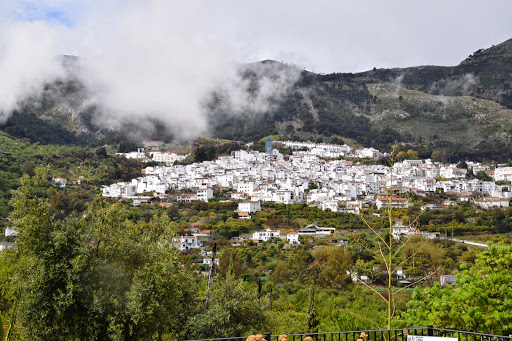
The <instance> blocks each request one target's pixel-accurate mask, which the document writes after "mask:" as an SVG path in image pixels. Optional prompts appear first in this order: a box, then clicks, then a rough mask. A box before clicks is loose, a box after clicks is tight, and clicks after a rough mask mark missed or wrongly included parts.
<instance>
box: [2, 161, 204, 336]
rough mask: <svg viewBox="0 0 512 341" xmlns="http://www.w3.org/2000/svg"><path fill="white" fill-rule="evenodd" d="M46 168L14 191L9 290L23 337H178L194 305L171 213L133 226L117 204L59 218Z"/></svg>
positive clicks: (25, 179)
mask: <svg viewBox="0 0 512 341" xmlns="http://www.w3.org/2000/svg"><path fill="white" fill-rule="evenodd" d="M47 179H48V168H46V167H45V168H42V167H40V168H37V169H36V170H35V176H34V177H32V178H31V177H29V176H28V175H25V176H24V177H23V178H22V181H21V182H22V186H21V187H20V188H19V189H18V190H16V191H15V192H14V193H13V198H12V201H11V204H12V206H13V211H12V214H11V216H10V218H11V219H12V220H13V226H14V228H15V229H16V230H17V231H18V241H17V248H16V249H15V251H13V252H10V253H8V256H9V257H11V259H15V269H14V274H13V276H12V277H11V278H10V283H9V284H10V285H11V286H13V288H14V289H15V290H20V291H21V295H20V297H21V300H20V302H19V311H18V320H17V321H18V322H19V324H20V325H21V327H22V328H20V330H22V335H21V336H20V337H21V339H22V340H74V339H96V340H136V339H142V338H144V339H147V338H148V336H150V337H156V338H161V337H162V335H165V334H172V335H179V333H180V332H182V330H183V326H184V325H185V324H186V321H187V319H188V317H189V316H190V313H191V311H192V308H193V307H194V306H195V305H196V304H195V299H194V294H193V291H192V285H191V279H190V278H189V276H188V275H187V273H186V272H185V270H184V269H183V267H182V266H181V264H180V261H179V257H178V253H177V252H178V251H177V249H176V248H174V247H172V246H171V240H172V237H173V236H174V235H175V232H176V227H175V226H174V225H173V224H172V223H170V222H169V218H168V217H167V215H163V216H155V217H153V219H152V220H151V221H150V222H149V223H139V224H134V223H132V222H130V221H129V220H127V219H126V217H125V215H124V212H123V211H122V210H120V208H119V206H116V205H114V206H105V207H91V208H89V209H88V210H87V211H86V212H85V213H84V214H83V215H82V216H81V218H80V219H76V218H65V219H62V220H56V219H55V218H54V216H53V215H52V214H51V205H50V202H49V199H48V194H47V193H48V192H47V189H48V187H49V182H48V180H47Z"/></svg>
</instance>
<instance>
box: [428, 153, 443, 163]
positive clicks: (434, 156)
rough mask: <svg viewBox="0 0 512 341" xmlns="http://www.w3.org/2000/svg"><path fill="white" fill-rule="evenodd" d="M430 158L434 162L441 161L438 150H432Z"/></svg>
mask: <svg viewBox="0 0 512 341" xmlns="http://www.w3.org/2000/svg"><path fill="white" fill-rule="evenodd" d="M430 158H431V159H432V161H434V162H440V161H441V152H440V151H439V150H434V151H433V152H432V155H431V156H430Z"/></svg>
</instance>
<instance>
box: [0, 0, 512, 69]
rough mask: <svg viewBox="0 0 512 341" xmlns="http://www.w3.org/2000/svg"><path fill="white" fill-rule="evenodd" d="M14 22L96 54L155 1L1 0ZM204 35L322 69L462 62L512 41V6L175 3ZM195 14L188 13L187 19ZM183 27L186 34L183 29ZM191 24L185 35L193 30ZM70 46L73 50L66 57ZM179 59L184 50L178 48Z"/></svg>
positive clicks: (248, 56)
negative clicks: (53, 31) (62, 29)
mask: <svg viewBox="0 0 512 341" xmlns="http://www.w3.org/2000/svg"><path fill="white" fill-rule="evenodd" d="M0 1H1V3H2V7H1V8H0V10H1V13H3V15H4V18H3V19H4V21H5V19H8V20H16V21H33V20H42V21H50V22H56V23H59V24H63V25H65V26H66V27H68V28H70V29H71V30H73V39H71V40H72V42H71V43H70V44H67V45H66V46H65V47H63V52H68V53H69V52H72V53H77V54H91V52H92V53H93V54H94V53H95V52H99V50H101V48H102V47H101V46H95V44H94V43H95V40H96V39H100V38H101V37H100V36H101V33H98V32H97V31H96V26H97V23H98V22H100V21H108V20H110V19H111V18H115V17H116V16H117V15H118V13H119V12H120V11H122V10H123V9H124V8H125V7H127V6H132V7H134V8H139V9H140V11H144V10H145V8H146V7H147V4H148V3H150V2H152V1H151V0H149V1H148V0H141V1H130V0H125V1H119V0H88V1H82V0H75V1H70V0H17V1H16V0H15V1H13V0H0ZM171 2H172V3H173V5H172V7H170V8H169V11H172V12H174V13H169V16H170V20H173V19H172V18H173V17H174V16H175V15H176V14H178V13H184V17H185V18H192V19H191V20H193V21H194V22H193V25H196V26H197V27H196V28H195V30H197V31H200V32H203V33H204V34H205V35H207V36H209V37H212V38H213V39H216V40H218V41H219V44H226V45H227V46H229V48H230V49H231V51H230V52H231V56H232V58H234V59H236V60H237V61H241V62H248V61H257V60H262V59H276V60H279V61H286V62H291V63H296V64H299V65H301V66H304V67H307V68H308V69H310V70H315V71H318V72H354V71H364V70H367V69H370V68H373V67H374V66H375V67H378V68H379V67H386V68H387V67H396V66H399V67H405V66H415V65H425V64H433V65H456V64H458V63H459V62H460V61H461V60H462V59H464V58H465V57H467V56H468V55H469V54H470V53H472V52H474V51H475V50H477V49H479V48H486V47H490V46H491V45H493V44H498V43H500V42H502V41H504V40H507V39H509V38H512V20H511V17H510V15H511V14H512V1H510V0H501V1H500V0H488V1H482V0H428V1H427V0H424V1H422V0H404V1H402V0H388V1H382V0H361V1H355V0H354V1H342V0H316V1H305V0H282V1H279V0H272V1H269V0H258V1H240V0H215V1H210V0H204V1H194V0H187V1H171ZM185 12H187V13H185ZM176 29H177V30H179V28H176ZM187 29H189V28H188V27H187V26H184V27H183V32H180V34H183V36H185V37H186V36H187V35H188V34H189V32H187ZM64 50H66V51H64ZM176 53H179V51H176Z"/></svg>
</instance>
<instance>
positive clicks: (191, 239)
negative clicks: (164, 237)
mask: <svg viewBox="0 0 512 341" xmlns="http://www.w3.org/2000/svg"><path fill="white" fill-rule="evenodd" d="M172 244H173V245H174V246H176V247H177V248H178V249H180V251H186V250H188V249H199V248H201V247H203V245H204V243H203V241H202V240H201V239H198V238H197V237H196V236H180V237H178V238H173V239H172Z"/></svg>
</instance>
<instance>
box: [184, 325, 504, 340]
mask: <svg viewBox="0 0 512 341" xmlns="http://www.w3.org/2000/svg"><path fill="white" fill-rule="evenodd" d="M362 333H364V334H366V335H367V337H366V338H364V337H362V336H361V334H362ZM408 335H416V336H441V337H452V338H457V339H458V341H512V336H511V335H509V336H502V335H492V334H482V333H473V332H466V331H461V330H452V329H441V328H434V327H432V326H428V327H426V328H405V329H379V330H354V331H346V332H331V333H304V334H287V335H286V339H287V341H304V339H305V338H306V337H310V338H311V339H312V341H357V340H359V339H362V340H363V341H407V336H408ZM263 337H264V338H265V340H266V341H280V340H279V335H271V333H265V334H263ZM247 338H248V336H241V337H226V338H218V339H203V340H187V341H245V340H246V339H247Z"/></svg>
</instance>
